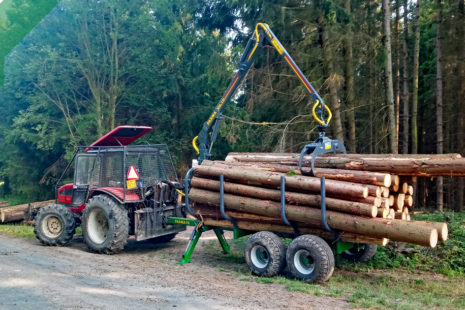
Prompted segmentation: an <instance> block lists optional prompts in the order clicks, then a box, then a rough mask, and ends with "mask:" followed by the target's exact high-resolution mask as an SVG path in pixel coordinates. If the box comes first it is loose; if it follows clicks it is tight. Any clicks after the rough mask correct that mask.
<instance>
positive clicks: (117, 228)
mask: <svg viewBox="0 0 465 310" xmlns="http://www.w3.org/2000/svg"><path fill="white" fill-rule="evenodd" d="M94 206H95V207H100V208H102V209H105V208H108V210H107V212H108V214H109V217H108V220H109V221H113V222H114V223H113V224H114V226H113V227H114V229H113V231H112V232H111V235H110V236H108V237H107V238H110V241H109V242H108V244H106V245H105V246H94V245H93V243H92V242H91V241H90V240H89V237H88V236H87V230H86V229H87V224H86V219H87V218H88V216H89V213H90V211H91V210H92V209H93V208H94ZM82 219H83V221H82V233H83V236H84V241H85V243H86V245H87V247H88V248H89V249H90V250H92V251H93V252H97V253H101V254H109V255H110V254H116V253H119V252H121V251H122V250H123V249H124V247H125V246H126V243H127V240H128V237H129V219H128V213H127V210H126V209H125V208H124V207H123V206H121V205H120V204H119V203H117V202H116V201H115V200H114V199H112V198H110V197H108V196H107V195H97V196H94V197H92V198H91V199H90V200H89V202H88V203H87V204H86V207H85V208H84V212H83V214H82Z"/></svg>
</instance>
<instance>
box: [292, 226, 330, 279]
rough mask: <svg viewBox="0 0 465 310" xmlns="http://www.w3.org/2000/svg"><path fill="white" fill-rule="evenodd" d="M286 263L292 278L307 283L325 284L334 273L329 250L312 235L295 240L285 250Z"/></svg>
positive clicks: (321, 240) (320, 240) (318, 238)
mask: <svg viewBox="0 0 465 310" xmlns="http://www.w3.org/2000/svg"><path fill="white" fill-rule="evenodd" d="M286 261H287V266H288V268H289V271H290V273H291V274H292V276H293V277H295V278H296V279H299V280H303V281H306V282H308V283H322V282H326V281H328V280H329V278H330V277H331V275H332V274H333V271H334V255H333V252H332V251H331V248H330V247H329V245H328V244H327V243H326V241H324V240H323V239H321V238H320V237H317V236H313V235H303V236H300V237H297V238H295V239H294V240H293V241H292V242H291V244H290V245H289V247H288V248H287V253H286Z"/></svg>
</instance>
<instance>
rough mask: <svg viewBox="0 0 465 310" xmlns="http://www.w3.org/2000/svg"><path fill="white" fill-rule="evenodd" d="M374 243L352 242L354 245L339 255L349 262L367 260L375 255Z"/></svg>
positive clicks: (376, 247)
mask: <svg viewBox="0 0 465 310" xmlns="http://www.w3.org/2000/svg"><path fill="white" fill-rule="evenodd" d="M377 249H378V246H377V245H376V244H354V247H353V248H351V249H349V250H347V251H344V252H342V253H341V257H343V258H345V259H347V260H348V261H351V262H354V263H355V262H368V261H369V260H371V259H372V258H373V256H375V254H376V250H377Z"/></svg>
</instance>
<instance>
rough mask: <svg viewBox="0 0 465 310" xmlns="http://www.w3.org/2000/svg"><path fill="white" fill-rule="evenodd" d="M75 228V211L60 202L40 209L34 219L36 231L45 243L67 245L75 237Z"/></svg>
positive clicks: (40, 239)
mask: <svg viewBox="0 0 465 310" xmlns="http://www.w3.org/2000/svg"><path fill="white" fill-rule="evenodd" d="M75 229H76V221H75V219H74V216H73V213H72V212H71V211H70V210H69V209H68V208H67V207H65V206H62V205H58V204H52V205H49V206H46V207H44V208H42V209H40V210H39V212H38V213H37V216H36V218H35V221H34V233H35V235H36V237H37V239H39V241H40V242H41V243H42V244H43V245H59V246H63V245H66V244H68V243H69V242H70V241H71V239H73V236H74V231H75Z"/></svg>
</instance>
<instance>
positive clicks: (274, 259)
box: [245, 231, 286, 277]
mask: <svg viewBox="0 0 465 310" xmlns="http://www.w3.org/2000/svg"><path fill="white" fill-rule="evenodd" d="M245 261H246V262H247V265H249V267H250V269H251V270H252V272H253V273H254V274H256V275H259V276H265V277H272V276H275V275H277V274H278V273H280V272H281V271H282V270H283V269H284V267H285V266H286V247H285V246H284V244H283V242H282V240H281V238H279V237H278V236H276V235H275V234H274V233H272V232H269V231H260V232H258V233H255V234H253V235H252V236H251V237H250V238H249V240H248V241H247V244H246V246H245Z"/></svg>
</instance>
